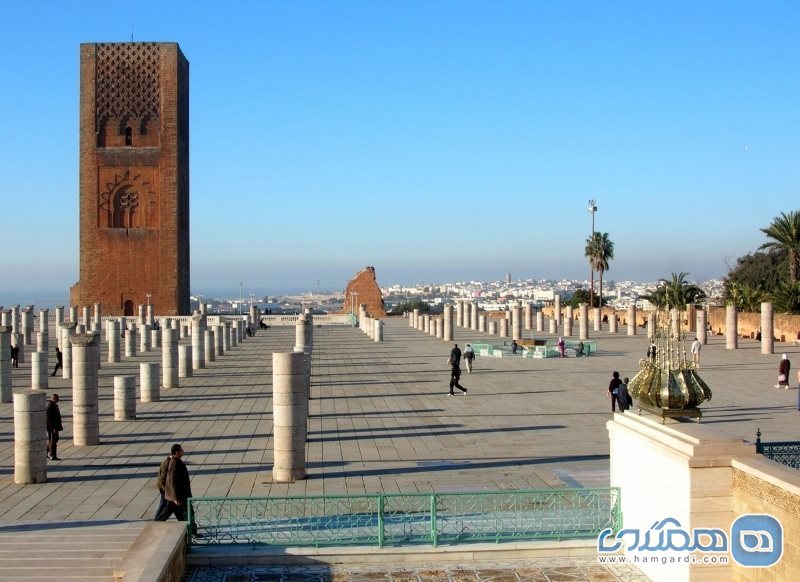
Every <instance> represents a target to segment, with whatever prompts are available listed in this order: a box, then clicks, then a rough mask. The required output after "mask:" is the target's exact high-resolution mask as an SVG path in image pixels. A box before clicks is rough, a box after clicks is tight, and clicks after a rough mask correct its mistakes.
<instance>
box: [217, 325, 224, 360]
mask: <svg viewBox="0 0 800 582" xmlns="http://www.w3.org/2000/svg"><path fill="white" fill-rule="evenodd" d="M214 355H215V356H217V357H219V356H224V355H225V326H224V325H221V324H217V325H216V326H214Z"/></svg>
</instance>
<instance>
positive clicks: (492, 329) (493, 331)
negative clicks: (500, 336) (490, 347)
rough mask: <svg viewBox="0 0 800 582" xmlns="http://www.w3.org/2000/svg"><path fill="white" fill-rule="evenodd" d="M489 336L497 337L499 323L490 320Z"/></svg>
mask: <svg viewBox="0 0 800 582" xmlns="http://www.w3.org/2000/svg"><path fill="white" fill-rule="evenodd" d="M489 335H497V321H495V320H494V319H490V320H489Z"/></svg>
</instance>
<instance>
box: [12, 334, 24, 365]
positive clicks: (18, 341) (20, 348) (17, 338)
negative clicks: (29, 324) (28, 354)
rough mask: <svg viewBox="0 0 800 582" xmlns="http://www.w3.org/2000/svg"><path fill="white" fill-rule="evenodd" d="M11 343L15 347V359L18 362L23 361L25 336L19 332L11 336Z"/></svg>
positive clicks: (22, 362) (21, 362)
mask: <svg viewBox="0 0 800 582" xmlns="http://www.w3.org/2000/svg"><path fill="white" fill-rule="evenodd" d="M11 343H12V344H14V347H15V348H17V361H18V362H19V363H20V364H24V363H25V361H26V360H25V336H24V335H23V334H21V333H18V334H16V335H13V334H12V336H11Z"/></svg>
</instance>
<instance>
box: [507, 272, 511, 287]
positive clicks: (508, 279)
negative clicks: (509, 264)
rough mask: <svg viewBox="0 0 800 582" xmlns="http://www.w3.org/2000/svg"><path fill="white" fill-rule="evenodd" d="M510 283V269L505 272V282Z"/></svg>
mask: <svg viewBox="0 0 800 582" xmlns="http://www.w3.org/2000/svg"><path fill="white" fill-rule="evenodd" d="M510 283H511V271H508V272H506V284H510Z"/></svg>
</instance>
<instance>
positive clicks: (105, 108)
mask: <svg viewBox="0 0 800 582" xmlns="http://www.w3.org/2000/svg"><path fill="white" fill-rule="evenodd" d="M79 182H80V186H79V188H80V194H79V198H80V279H79V280H78V282H77V283H76V284H75V285H74V286H73V287H72V289H71V290H70V303H71V304H72V305H91V304H94V303H102V305H103V312H104V313H108V314H110V315H133V314H134V311H135V307H136V306H137V305H145V304H152V305H153V306H154V308H155V310H156V311H157V312H158V313H159V314H163V315H179V314H188V313H189V62H188V61H187V60H186V58H185V57H184V56H183V53H182V52H181V49H180V47H179V46H178V45H177V44H176V43H150V42H125V43H99V44H82V45H81V81H80V177H79Z"/></svg>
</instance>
